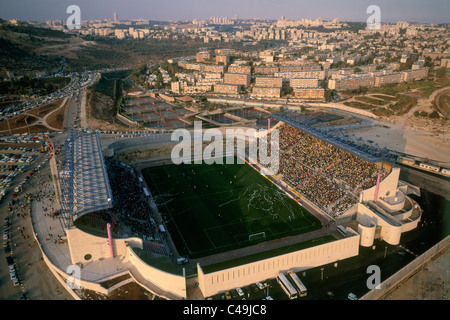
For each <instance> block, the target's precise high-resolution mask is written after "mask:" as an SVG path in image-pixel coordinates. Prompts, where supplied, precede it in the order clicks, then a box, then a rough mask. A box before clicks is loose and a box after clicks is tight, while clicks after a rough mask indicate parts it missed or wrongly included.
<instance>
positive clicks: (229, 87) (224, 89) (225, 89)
mask: <svg viewBox="0 0 450 320" xmlns="http://www.w3.org/2000/svg"><path fill="white" fill-rule="evenodd" d="M241 87H242V86H241V85H240V84H232V83H216V84H215V85H214V92H216V93H225V94H239V93H241Z"/></svg>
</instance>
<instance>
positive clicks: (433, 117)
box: [428, 110, 439, 119]
mask: <svg viewBox="0 0 450 320" xmlns="http://www.w3.org/2000/svg"><path fill="white" fill-rule="evenodd" d="M428 117H429V118H431V119H439V113H437V111H436V110H435V111H433V112H432V113H430V114H429V115H428Z"/></svg>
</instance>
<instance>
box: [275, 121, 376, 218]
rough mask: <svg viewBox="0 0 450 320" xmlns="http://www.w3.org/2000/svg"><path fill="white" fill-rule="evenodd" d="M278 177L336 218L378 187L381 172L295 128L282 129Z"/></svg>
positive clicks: (374, 166)
mask: <svg viewBox="0 0 450 320" xmlns="http://www.w3.org/2000/svg"><path fill="white" fill-rule="evenodd" d="M279 129H280V131H279V141H280V155H279V158H280V161H279V173H280V174H281V175H282V177H283V180H284V181H285V182H286V183H288V184H289V185H290V186H291V187H292V188H294V189H295V190H297V191H298V192H300V193H301V194H303V195H304V196H305V197H307V198H308V199H309V200H311V201H312V202H313V203H314V204H316V205H317V206H318V207H319V208H320V209H322V210H323V211H325V212H326V213H327V214H329V215H332V216H334V217H336V216H339V215H341V214H342V213H344V212H345V211H347V210H348V209H349V208H350V207H351V206H353V205H354V204H355V203H356V200H354V199H357V193H358V192H360V191H361V190H364V189H367V188H369V187H372V186H374V185H375V184H376V179H377V176H378V173H380V172H381V169H380V168H379V167H378V165H377V164H374V163H369V162H367V161H365V160H363V159H361V158H358V157H356V156H354V155H352V154H350V153H348V152H346V151H344V150H341V149H339V148H336V147H334V146H333V145H331V144H329V143H327V142H325V141H322V140H320V139H317V138H315V137H313V136H311V135H309V134H307V133H304V132H302V131H300V130H298V129H296V128H294V127H292V126H289V125H286V124H283V125H281V126H280V127H279Z"/></svg>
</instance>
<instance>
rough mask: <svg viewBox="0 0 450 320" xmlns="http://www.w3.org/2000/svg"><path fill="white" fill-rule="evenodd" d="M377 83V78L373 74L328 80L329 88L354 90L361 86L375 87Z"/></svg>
mask: <svg viewBox="0 0 450 320" xmlns="http://www.w3.org/2000/svg"><path fill="white" fill-rule="evenodd" d="M374 85H375V78H374V77H372V76H366V77H349V78H342V79H330V80H328V89H330V90H337V91H343V90H347V89H349V90H353V89H358V88H359V87H367V88H370V87H373V86H374Z"/></svg>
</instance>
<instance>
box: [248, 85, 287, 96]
mask: <svg viewBox="0 0 450 320" xmlns="http://www.w3.org/2000/svg"><path fill="white" fill-rule="evenodd" d="M252 93H253V96H255V97H261V98H279V97H280V96H281V86H280V87H261V86H255V87H253V92H252Z"/></svg>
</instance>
